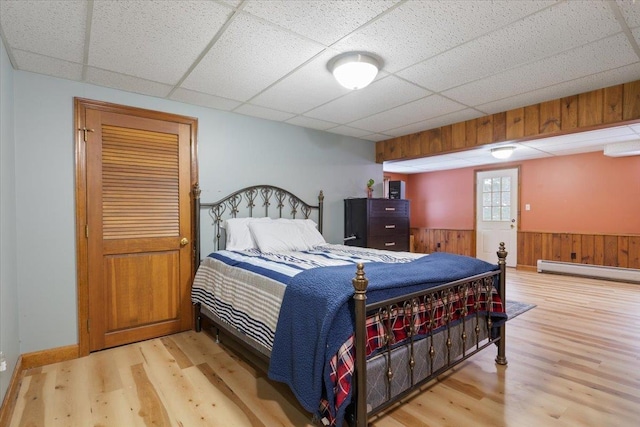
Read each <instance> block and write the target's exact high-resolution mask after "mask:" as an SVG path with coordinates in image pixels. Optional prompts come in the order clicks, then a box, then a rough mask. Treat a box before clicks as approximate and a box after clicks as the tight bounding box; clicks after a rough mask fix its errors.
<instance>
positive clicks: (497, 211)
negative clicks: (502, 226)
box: [491, 207, 500, 221]
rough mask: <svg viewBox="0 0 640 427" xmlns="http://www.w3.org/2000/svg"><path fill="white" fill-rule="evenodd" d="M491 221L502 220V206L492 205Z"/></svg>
mask: <svg viewBox="0 0 640 427" xmlns="http://www.w3.org/2000/svg"><path fill="white" fill-rule="evenodd" d="M491 221H500V208H499V207H492V208H491Z"/></svg>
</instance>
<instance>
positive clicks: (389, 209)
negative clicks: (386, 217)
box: [384, 208, 396, 211]
mask: <svg viewBox="0 0 640 427" xmlns="http://www.w3.org/2000/svg"><path fill="white" fill-rule="evenodd" d="M384 210H385V211H395V210H396V208H384Z"/></svg>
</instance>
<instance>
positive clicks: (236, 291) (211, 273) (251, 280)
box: [191, 244, 426, 356]
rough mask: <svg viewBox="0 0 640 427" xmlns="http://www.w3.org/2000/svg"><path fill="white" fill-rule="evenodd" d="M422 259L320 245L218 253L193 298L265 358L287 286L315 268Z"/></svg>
mask: <svg viewBox="0 0 640 427" xmlns="http://www.w3.org/2000/svg"><path fill="white" fill-rule="evenodd" d="M423 256H426V255H425V254H415V253H407V252H393V251H382V250H372V249H367V248H359V247H354V246H345V245H333V244H324V245H318V246H316V247H314V248H313V249H312V250H308V251H300V252H283V253H262V252H260V251H259V250H257V249H250V250H247V251H226V250H221V251H216V252H213V253H212V254H210V255H209V256H208V257H206V258H205V259H204V260H203V261H202V262H201V264H200V267H199V268H198V271H197V273H196V276H195V279H194V283H193V287H192V291H191V300H192V302H193V303H194V304H195V303H200V304H201V305H202V306H203V307H204V308H205V309H206V310H207V311H209V312H211V313H213V314H214V315H215V316H216V317H218V318H219V319H221V320H222V321H223V322H225V323H227V324H228V325H230V326H231V327H233V328H234V329H236V330H237V331H238V332H239V333H240V334H241V335H245V336H247V337H248V338H250V339H252V340H254V341H255V342H256V346H254V347H255V348H256V349H257V350H259V351H260V352H261V353H263V354H265V355H266V356H269V355H270V354H271V350H272V348H273V340H274V337H275V330H276V325H277V323H278V316H279V313H280V306H281V304H282V299H283V297H284V292H285V289H286V286H287V283H289V281H290V280H291V278H292V277H294V276H295V275H297V274H298V273H300V272H302V271H305V270H308V269H311V268H316V267H326V266H340V265H349V264H353V265H354V269H353V272H354V275H355V271H356V269H355V264H357V263H369V262H385V263H404V262H409V261H413V260H415V259H418V258H421V257H423Z"/></svg>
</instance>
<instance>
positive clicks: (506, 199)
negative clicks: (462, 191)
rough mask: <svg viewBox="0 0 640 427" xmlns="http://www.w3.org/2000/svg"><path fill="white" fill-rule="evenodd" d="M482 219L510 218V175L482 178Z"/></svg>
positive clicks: (508, 219) (505, 219)
mask: <svg viewBox="0 0 640 427" xmlns="http://www.w3.org/2000/svg"><path fill="white" fill-rule="evenodd" d="M482 220H483V221H510V220H511V177H508V176H503V177H497V178H485V179H483V180H482Z"/></svg>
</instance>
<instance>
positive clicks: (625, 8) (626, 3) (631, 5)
mask: <svg viewBox="0 0 640 427" xmlns="http://www.w3.org/2000/svg"><path fill="white" fill-rule="evenodd" d="M616 4H617V5H618V7H619V8H620V11H621V12H622V16H624V19H625V21H626V23H627V25H628V26H629V27H630V28H635V27H639V26H640V13H638V8H639V7H640V5H639V4H638V2H637V1H636V0H616Z"/></svg>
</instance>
